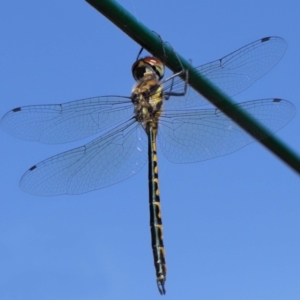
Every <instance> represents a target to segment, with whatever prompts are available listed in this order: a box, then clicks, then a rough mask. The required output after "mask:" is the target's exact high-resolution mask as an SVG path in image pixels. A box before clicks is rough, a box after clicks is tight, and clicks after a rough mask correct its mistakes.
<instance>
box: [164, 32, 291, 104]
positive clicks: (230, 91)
mask: <svg viewBox="0 0 300 300" xmlns="http://www.w3.org/2000/svg"><path fill="white" fill-rule="evenodd" d="M286 48H287V43H286V42H285V40H284V39H282V38H280V37H267V38H263V39H260V40H257V41H255V42H252V43H251V44H248V45H246V46H244V47H242V48H240V49H238V50H236V51H234V52H232V53H230V54H228V55H226V56H224V57H223V58H221V59H218V60H215V61H212V62H210V63H207V64H204V65H201V66H199V67H196V68H195V69H196V70H197V71H198V72H199V73H201V75H204V76H205V77H206V78H207V79H208V80H210V81H211V82H212V83H213V84H215V85H216V86H217V87H218V88H220V89H221V90H222V91H223V92H225V93H226V94H227V95H229V96H234V95H236V94H238V93H240V92H242V91H244V90H245V89H247V88H248V87H250V86H251V85H252V84H253V83H254V82H255V81H256V80H258V79H259V78H260V77H262V76H263V75H264V74H266V73H267V72H269V71H270V70H271V69H272V68H273V67H274V66H275V65H276V64H277V63H278V61H279V60H280V59H281V57H282V56H283V54H284V52H285V51H286ZM170 84H172V82H170V83H169V84H168V86H167V87H166V88H167V89H168V88H170ZM183 87H184V81H183V80H182V79H181V78H176V79H175V80H174V82H173V89H175V90H176V91H177V90H183ZM208 103H209V102H208V101H207V100H206V99H205V98H204V97H202V96H200V95H199V93H198V92H196V91H195V90H194V89H193V88H191V87H189V89H188V91H187V94H186V95H185V97H184V98H181V97H178V98H177V97H172V98H171V99H170V100H169V101H166V106H167V107H168V108H169V109H171V108H172V109H175V108H184V107H185V108H188V107H197V106H199V105H205V104H208Z"/></svg>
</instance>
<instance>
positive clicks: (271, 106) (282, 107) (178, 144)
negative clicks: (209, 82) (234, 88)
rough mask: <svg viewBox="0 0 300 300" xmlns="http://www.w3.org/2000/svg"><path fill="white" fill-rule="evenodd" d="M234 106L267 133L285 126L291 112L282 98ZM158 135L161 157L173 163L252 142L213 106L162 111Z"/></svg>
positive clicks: (219, 153)
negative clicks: (250, 117)
mask: <svg viewBox="0 0 300 300" xmlns="http://www.w3.org/2000/svg"><path fill="white" fill-rule="evenodd" d="M236 105H237V106H239V108H240V109H242V110H244V111H246V112H247V113H249V114H250V115H252V116H253V117H254V118H255V119H257V120H258V121H259V122H261V123H262V124H263V125H264V126H265V127H266V128H267V129H269V130H270V131H271V132H275V131H277V130H279V129H280V128H281V127H283V126H285V125H286V124H287V123H288V122H289V121H290V120H291V119H292V118H293V116H294V115H295V107H294V105H293V104H292V103H290V102H288V101H286V100H282V99H263V100H253V101H247V102H243V103H240V104H236ZM264 137H265V136H261V139H262V138H264ZM158 138H159V141H160V147H161V149H162V151H163V153H164V155H165V157H166V158H167V159H168V160H170V161H172V162H174V163H192V162H198V161H202V160H207V159H211V158H215V157H218V156H222V155H226V154H229V153H232V152H234V151H237V150H238V149H240V148H242V147H244V146H246V145H248V144H249V143H251V142H253V141H254V139H253V138H252V137H251V136H250V135H249V134H248V133H246V132H245V131H244V130H243V129H242V128H241V127H240V126H239V125H237V124H236V123H235V122H234V121H232V120H231V119H230V118H229V117H227V116H226V115H225V114H224V113H223V112H222V111H220V110H219V109H217V108H215V109H197V110H190V111H189V110H185V111H168V112H164V113H163V114H162V116H161V118H160V124H159V134H158Z"/></svg>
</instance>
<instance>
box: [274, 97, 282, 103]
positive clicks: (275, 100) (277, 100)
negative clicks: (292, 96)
mask: <svg viewBox="0 0 300 300" xmlns="http://www.w3.org/2000/svg"><path fill="white" fill-rule="evenodd" d="M280 101H281V99H278V98H275V99H273V102H280Z"/></svg>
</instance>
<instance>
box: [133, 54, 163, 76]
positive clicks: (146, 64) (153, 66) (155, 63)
mask: <svg viewBox="0 0 300 300" xmlns="http://www.w3.org/2000/svg"><path fill="white" fill-rule="evenodd" d="M149 71H152V72H153V73H154V74H156V76H157V77H158V79H159V80H161V79H162V78H163V76H164V73H165V68H164V65H163V63H162V62H161V61H160V60H159V59H157V58H155V57H145V58H142V59H139V60H137V61H136V62H135V63H134V64H133V66H132V74H133V77H134V79H135V80H141V79H142V78H143V77H144V76H145V74H146V73H148V72H149Z"/></svg>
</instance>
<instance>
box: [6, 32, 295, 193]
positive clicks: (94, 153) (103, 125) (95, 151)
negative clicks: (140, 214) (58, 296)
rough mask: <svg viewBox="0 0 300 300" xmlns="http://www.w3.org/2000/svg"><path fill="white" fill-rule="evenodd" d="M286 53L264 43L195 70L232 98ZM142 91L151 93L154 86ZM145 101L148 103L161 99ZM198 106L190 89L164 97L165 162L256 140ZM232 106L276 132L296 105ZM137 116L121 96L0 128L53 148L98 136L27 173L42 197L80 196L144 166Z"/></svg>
mask: <svg viewBox="0 0 300 300" xmlns="http://www.w3.org/2000/svg"><path fill="white" fill-rule="evenodd" d="M285 49H286V43H285V41H284V40H283V39H281V38H279V37H269V38H264V39H260V40H257V41H255V42H253V43H251V44H249V45H247V46H245V47H242V48H240V49H239V50H237V51H235V52H232V53H231V54H229V55H227V56H224V57H223V58H221V59H219V60H216V61H213V62H211V63H208V64H205V65H202V66H200V67H197V68H196V70H197V71H198V72H200V73H201V74H202V75H204V76H206V77H207V78H208V79H209V80H211V81H212V82H213V83H215V84H216V85H217V86H218V87H219V88H221V89H222V90H223V91H224V92H226V93H227V94H229V95H234V94H237V93H239V92H241V91H243V90H244V89H246V88H248V87H249V86H250V85H251V84H252V83H253V82H255V81H256V80H257V79H259V78H260V77H261V76H263V75H264V74H265V73H267V72H268V71H269V70H270V69H271V68H272V67H273V66H274V65H275V64H276V63H277V62H278V61H279V59H280V58H281V56H282V55H283V54H284V52H285ZM142 71H143V70H142ZM184 84H185V82H184V81H183V80H181V79H180V78H179V77H175V78H174V79H173V80H169V81H168V82H167V83H166V86H165V91H169V92H173V93H175V92H182V91H184ZM155 87H156V85H155ZM157 90H158V91H159V93H160V92H161V90H160V89H157ZM147 92H148V93H151V89H149V91H147ZM150 96H151V97H152V100H151V101H155V100H153V99H158V98H159V97H160V95H153V94H151V95H150ZM149 102H150V100H149ZM203 104H208V102H207V101H206V100H205V99H204V98H203V97H201V96H200V95H199V94H198V93H197V92H195V91H194V90H193V89H192V88H188V91H187V94H186V95H185V96H178V97H176V96H171V97H170V98H169V99H168V100H166V99H165V100H164V102H163V109H162V112H161V113H160V112H159V114H161V115H160V117H159V125H158V139H159V144H160V148H161V149H162V152H163V153H164V155H165V157H166V158H167V159H168V160H170V161H172V162H174V163H192V162H198V161H202V160H207V159H211V158H215V157H218V156H222V155H226V154H229V153H232V152H234V151H236V150H238V149H240V148H242V147H244V146H246V145H247V144H249V143H251V142H253V138H252V137H251V136H250V135H249V134H247V133H246V132H245V131H244V130H243V129H241V128H240V127H239V126H238V125H237V124H235V123H234V122H233V121H232V120H231V119H230V118H228V117H227V116H226V115H225V114H224V113H223V112H221V111H220V110H219V109H217V108H209V109H200V108H199V107H198V106H200V105H203ZM236 105H237V106H238V107H239V108H240V109H242V110H244V111H246V112H247V113H249V114H250V115H252V116H253V117H254V118H256V119H257V120H258V121H259V122H261V123H262V124H263V125H265V126H266V128H267V129H269V130H270V131H271V132H274V131H277V130H279V129H280V128H281V127H283V126H284V125H285V124H287V123H288V122H289V121H290V120H291V119H292V117H293V116H294V114H295V108H294V106H293V104H291V103H290V102H288V101H285V100H281V99H264V100H254V101H247V102H243V103H240V104H236ZM195 107H196V108H195ZM143 108H144V107H143ZM192 108H193V109H192ZM147 109H148V108H145V110H147ZM134 113H135V112H134V105H133V103H132V100H131V97H121V96H106V97H95V98H88V99H83V100H78V101H72V102H67V103H64V104H56V105H34V106H26V107H20V108H16V109H13V110H11V111H9V112H8V113H7V114H6V115H4V117H3V118H2V120H1V126H2V128H3V129H4V130H5V131H7V132H8V133H10V134H12V135H14V136H16V137H19V138H22V139H27V140H33V141H39V142H42V143H49V144H55V143H65V142H71V141H75V140H78V139H81V138H84V137H87V136H90V135H93V134H95V133H99V132H100V133H101V135H100V137H98V138H96V139H95V140H93V141H91V142H90V143H88V144H86V145H85V146H82V147H78V148H75V149H73V150H70V151H67V152H64V153H61V154H58V155H55V156H53V157H50V158H49V159H46V160H44V161H42V162H41V163H39V164H37V165H35V166H33V167H32V168H30V169H29V170H28V171H27V172H26V173H25V174H24V175H23V177H22V179H21V182H20V186H21V188H22V189H23V190H24V191H26V192H29V193H31V194H36V195H44V196H52V195H60V194H80V193H85V192H88V191H92V190H95V189H100V188H104V187H107V186H110V185H112V184H115V183H118V182H120V181H122V180H125V179H127V178H129V177H131V176H133V175H134V174H136V173H137V172H138V171H139V170H140V169H141V168H142V167H143V166H144V164H145V162H146V160H147V149H148V148H147V136H146V133H145V131H144V129H143V127H142V126H141V124H140V123H139V122H138V121H137V120H136V117H135V116H134ZM261 138H264V136H262V137H261Z"/></svg>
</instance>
